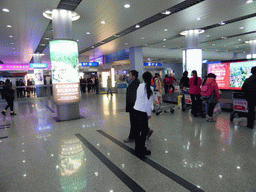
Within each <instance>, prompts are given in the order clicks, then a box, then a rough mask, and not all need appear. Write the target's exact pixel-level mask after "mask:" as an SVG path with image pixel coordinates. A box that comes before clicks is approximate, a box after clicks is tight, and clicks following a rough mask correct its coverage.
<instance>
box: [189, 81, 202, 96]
mask: <svg viewBox="0 0 256 192" xmlns="http://www.w3.org/2000/svg"><path fill="white" fill-rule="evenodd" d="M195 80H196V78H195V77H191V78H190V79H189V91H188V93H189V94H192V95H198V94H200V93H201V88H200V87H201V84H202V79H201V78H200V77H197V85H195Z"/></svg>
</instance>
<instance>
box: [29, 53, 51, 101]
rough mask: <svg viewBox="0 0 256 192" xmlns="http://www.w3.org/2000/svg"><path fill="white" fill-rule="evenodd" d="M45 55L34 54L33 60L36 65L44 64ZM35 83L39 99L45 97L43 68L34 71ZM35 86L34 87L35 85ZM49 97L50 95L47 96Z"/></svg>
mask: <svg viewBox="0 0 256 192" xmlns="http://www.w3.org/2000/svg"><path fill="white" fill-rule="evenodd" d="M43 55H44V54H40V53H34V54H33V60H34V63H35V64H36V65H38V64H42V56H43ZM33 71H34V82H35V86H36V87H35V89H34V88H33V90H35V92H36V96H37V97H43V96H44V95H46V94H44V92H45V89H46V87H44V70H43V69H42V68H40V66H39V67H37V69H34V70H33ZM33 86H34V85H33ZM49 93H50V92H49ZM47 96H48V95H47Z"/></svg>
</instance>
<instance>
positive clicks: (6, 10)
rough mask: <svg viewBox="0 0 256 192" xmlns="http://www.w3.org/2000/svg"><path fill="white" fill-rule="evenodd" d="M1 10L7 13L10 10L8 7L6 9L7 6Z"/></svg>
mask: <svg viewBox="0 0 256 192" xmlns="http://www.w3.org/2000/svg"><path fill="white" fill-rule="evenodd" d="M2 11H3V12H7V13H8V12H10V11H9V9H7V8H3V9H2Z"/></svg>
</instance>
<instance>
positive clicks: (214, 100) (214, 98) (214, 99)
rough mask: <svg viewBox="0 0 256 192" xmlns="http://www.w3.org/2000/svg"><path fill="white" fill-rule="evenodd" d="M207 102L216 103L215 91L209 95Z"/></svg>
mask: <svg viewBox="0 0 256 192" xmlns="http://www.w3.org/2000/svg"><path fill="white" fill-rule="evenodd" d="M207 100H208V103H217V102H218V100H217V96H216V95H215V91H214V92H213V93H212V94H211V95H210V97H209V99H207Z"/></svg>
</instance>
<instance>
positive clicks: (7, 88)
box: [3, 84, 15, 99]
mask: <svg viewBox="0 0 256 192" xmlns="http://www.w3.org/2000/svg"><path fill="white" fill-rule="evenodd" d="M14 93H15V92H14V90H13V89H12V85H11V84H7V85H4V86H3V96H4V98H5V99H14Z"/></svg>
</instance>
